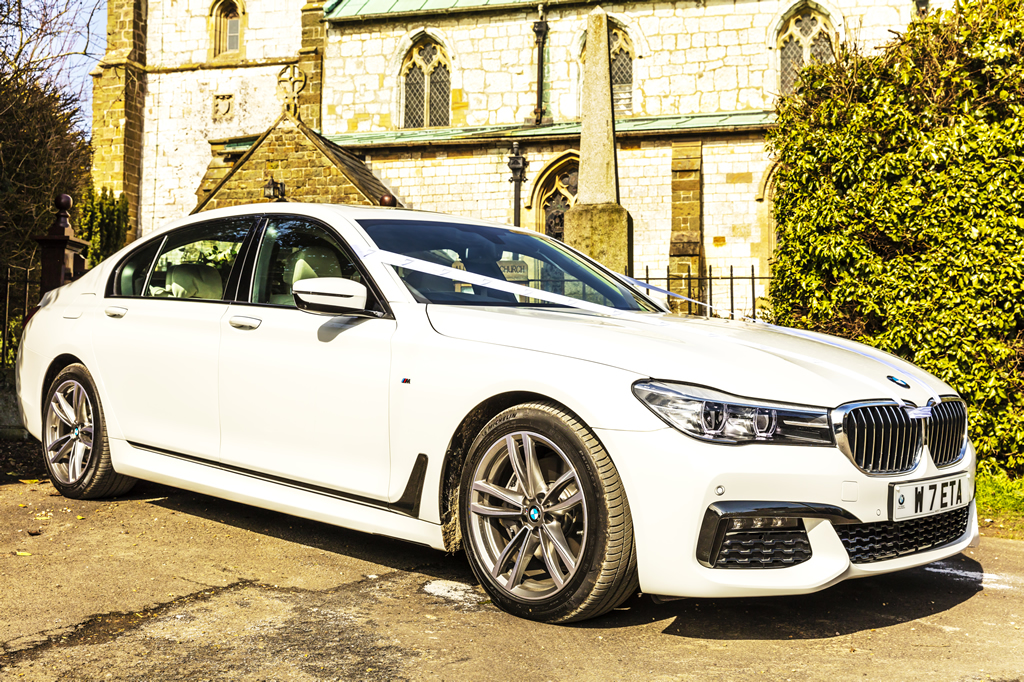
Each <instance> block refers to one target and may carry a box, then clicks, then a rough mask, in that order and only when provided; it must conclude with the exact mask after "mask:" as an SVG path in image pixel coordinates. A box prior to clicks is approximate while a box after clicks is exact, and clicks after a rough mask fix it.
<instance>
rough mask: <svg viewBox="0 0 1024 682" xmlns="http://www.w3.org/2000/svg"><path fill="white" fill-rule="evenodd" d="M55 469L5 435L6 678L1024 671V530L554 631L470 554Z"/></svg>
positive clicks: (0, 639) (945, 677) (1021, 675)
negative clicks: (823, 577) (98, 488)
mask: <svg viewBox="0 0 1024 682" xmlns="http://www.w3.org/2000/svg"><path fill="white" fill-rule="evenodd" d="M30 452H31V455H30V454H29V453H30ZM40 473H41V472H40V471H39V470H38V467H37V465H36V464H35V459H34V450H31V451H30V450H29V448H27V447H26V446H23V445H18V444H10V443H0V647H2V649H0V678H2V679H4V680H7V679H12V680H13V679H24V680H138V679H146V680H147V681H149V682H158V681H164V680H186V679H187V680H334V679H346V680H348V679H359V680H396V679H411V680H418V679H431V680H434V679H442V680H481V679H488V680H522V681H524V682H525V681H531V680H603V679H608V680H668V679H701V680H735V679H739V678H742V679H766V680H829V681H830V682H835V681H840V680H866V679H867V680H915V681H916V680H941V681H942V682H953V681H957V680H1002V681H1009V680H1018V681H1019V680H1024V631H1022V626H1024V542H1017V541H1011V540H998V539H989V538H985V539H983V541H982V545H981V547H980V548H979V549H976V550H973V551H970V552H968V553H966V554H964V555H961V556H958V557H954V558H952V559H950V560H947V561H944V562H941V563H938V564H932V565H930V566H926V567H923V568H919V569H914V570H912V571H907V572H904V573H902V574H896V575H890V576H884V577H881V578H872V579H866V580H860V581H853V582H848V583H845V584H842V585H839V586H837V587H834V588H832V589H830V590H826V591H825V592H822V593H819V594H817V595H809V596H804V597H787V598H770V599H738V600H706V599H701V600H686V601H678V602H672V603H668V604H662V605H655V604H653V603H652V602H651V600H650V599H649V598H647V597H644V596H638V597H635V598H633V599H631V600H630V601H628V602H627V603H626V604H625V605H624V606H623V607H622V608H621V609H620V610H618V611H615V612H613V613H612V614H610V615H608V616H605V617H603V618H600V619H597V620H594V621H591V622H588V623H584V624H582V625H576V626H549V625H539V624H536V623H530V622H526V621H521V620H517V619H515V618H512V617H510V616H507V615H505V614H503V613H502V612H500V611H498V610H497V609H496V608H494V607H493V606H492V605H490V603H489V602H488V601H487V598H486V596H485V595H484V594H483V592H482V591H481V590H480V588H479V587H478V586H477V585H476V583H475V581H474V580H473V577H472V574H471V573H470V571H469V569H468V567H467V566H466V564H465V561H464V559H463V557H462V556H461V555H456V556H448V555H445V554H444V553H442V552H436V551H433V550H430V549H426V548H422V547H418V546H415V545H410V544H405V543H401V542H396V541H392V540H387V539H384V538H378V537H375V536H370V535H364V534H360V533H354V532H350V531H346V530H342V529H338V528H333V527H330V526H325V525H323V524H318V523H313V522H307V521H302V520H300V519H295V518H292V517H288V516H284V515H281V514H276V513H272V512H265V511H261V510H257V509H253V508H250V507H244V506H241V505H238V504H234V503H230V502H224V501H221V500H216V499H213V498H209V497H205V496H202V495H194V494H191V493H184V492H181V491H176V490H173V489H170V488H166V487H163V486H158V485H154V484H148V483H144V484H140V485H139V486H138V487H137V488H136V489H135V491H133V494H132V495H130V496H129V497H127V498H123V499H120V500H114V501H101V502H76V501H72V500H66V499H64V498H62V497H60V496H58V495H57V494H56V493H55V491H54V490H53V488H52V486H50V485H49V483H47V482H46V481H45V480H40V481H36V479H39V478H40V475H39V474H40Z"/></svg>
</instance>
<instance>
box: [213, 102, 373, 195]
mask: <svg viewBox="0 0 1024 682" xmlns="http://www.w3.org/2000/svg"><path fill="white" fill-rule="evenodd" d="M271 178H273V179H274V180H275V181H277V182H284V183H285V188H286V195H285V196H286V198H287V199H288V200H290V201H310V202H329V203H338V204H360V205H363V206H371V205H376V204H377V203H378V202H377V201H376V199H379V197H375V200H373V201H371V200H370V199H369V198H368V197H367V196H366V195H365V194H364V193H363V192H362V191H361V190H360V189H359V188H358V187H356V185H355V184H354V183H353V182H352V181H351V180H350V179H349V178H348V177H347V176H346V175H345V173H343V172H342V171H341V170H340V169H339V168H338V167H337V166H336V165H334V164H332V163H331V160H330V159H329V158H328V157H327V156H326V155H325V154H324V153H323V151H322V150H321V149H318V148H317V147H316V146H315V145H314V144H313V143H312V142H311V141H310V139H309V137H308V136H307V135H305V134H304V133H303V132H302V131H300V130H299V127H298V126H297V125H296V124H295V123H294V122H293V121H291V120H289V119H287V118H286V119H284V120H282V121H281V123H280V124H279V125H278V126H277V127H276V128H274V129H272V130H271V131H270V132H269V133H268V134H267V135H266V136H265V137H264V138H263V139H261V140H259V141H258V142H257V143H256V144H255V145H254V146H253V149H252V150H251V152H250V153H249V154H248V155H247V156H246V157H244V158H243V159H241V160H240V161H239V162H238V164H237V165H236V167H235V171H234V172H233V173H232V174H230V175H229V176H227V177H226V178H225V179H224V181H222V183H221V184H220V186H219V187H217V188H216V189H215V190H214V191H213V194H212V196H211V198H210V199H209V200H208V201H207V202H206V203H205V204H201V205H200V206H199V210H211V209H215V208H221V207H223V206H235V205H237V204H242V203H258V202H261V201H266V199H264V197H263V186H264V185H266V184H267V180H269V179H271Z"/></svg>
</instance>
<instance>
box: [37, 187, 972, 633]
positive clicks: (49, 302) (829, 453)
mask: <svg viewBox="0 0 1024 682" xmlns="http://www.w3.org/2000/svg"><path fill="white" fill-rule="evenodd" d="M17 370H18V371H17V377H18V394H19V401H20V407H21V412H22V418H23V420H24V423H25V425H26V427H27V428H28V430H29V431H30V432H31V433H32V434H33V435H34V436H36V437H37V438H39V439H40V440H41V441H42V445H43V454H44V456H45V458H46V464H47V466H48V468H49V471H50V474H51V478H52V481H53V484H54V486H55V487H56V488H57V489H58V490H59V491H61V492H62V493H63V494H64V495H66V496H68V497H74V498H93V497H101V496H109V495H118V494H122V493H124V492H126V491H127V490H129V489H130V488H131V487H132V485H133V483H134V481H135V479H139V478H141V479H145V480H149V481H156V482H159V483H164V484H167V485H172V486H178V487H181V488H186V489H188V490H193V491H196V492H200V493H205V494H209V495H215V496H218V497H223V498H226V499H231V500H236V501H240V502H245V503H249V504H253V505H257V506H260V507H265V508H268V509H275V510H278V511H282V512H286V513H289V514H295V515H297V516H302V517H306V518H309V519H316V520H319V521H323V522H326V523H332V524H337V525H339V526H346V527H348V528H353V529H357V530H360V531H365V532H367V533H377V534H381V535H387V536H390V537H395V538H401V539H403V540H408V541H411V542H416V543H421V544H425V545H429V546H431V547H435V548H437V549H441V550H447V551H455V550H456V549H458V548H460V547H461V548H462V549H464V550H465V552H466V556H467V557H468V559H469V562H470V564H471V565H472V567H473V570H474V571H475V573H476V575H477V577H478V578H479V580H480V582H481V583H482V584H483V586H484V588H485V589H486V590H487V592H488V593H489V594H490V595H491V596H492V598H493V601H494V603H495V604H497V605H498V606H500V607H501V608H503V609H505V610H506V611H508V612H510V613H513V614H515V615H518V616H522V617H524V618H531V619H535V620H541V621H548V622H566V621H576V620H582V619H584V618H589V617H593V616H597V615H599V614H602V613H604V612H606V611H608V610H610V609H612V608H613V607H615V606H616V605H618V604H619V603H621V602H622V601H623V600H624V599H625V598H626V597H627V596H629V595H631V594H632V593H633V592H635V590H636V589H637V587H639V589H640V590H642V591H643V592H645V593H648V594H651V595H655V596H656V597H659V598H671V597H734V596H759V595H784V594H803V593H808V592H814V591H816V590H821V589H824V588H826V587H828V586H830V585H833V584H835V583H837V582H839V581H841V580H845V579H847V578H856V577H863V576H870V575H877V574H880V573H887V572H891V571H896V570H900V569H904V568H909V567H912V566H919V565H921V564H926V563H929V562H932V561H936V560H938V559H942V558H945V557H948V556H951V555H954V554H956V553H958V552H960V551H961V550H963V549H964V548H966V547H967V546H969V545H970V544H972V543H973V542H974V541H975V540H976V539H977V537H978V525H977V518H976V516H977V515H976V511H975V507H974V503H973V497H974V470H975V453H974V449H973V447H972V446H971V443H970V441H969V439H968V437H967V412H966V409H965V406H964V403H963V401H962V400H961V399H960V398H959V397H958V396H957V394H956V392H955V391H954V390H953V389H952V388H950V387H949V386H947V385H946V384H944V383H942V382H941V381H939V380H938V379H936V378H935V377H933V376H931V375H929V374H927V373H926V372H924V371H922V370H921V369H919V368H917V367H915V366H913V365H910V364H908V363H906V362H903V361H901V360H899V359H897V358H895V357H893V356H890V355H887V354H885V353H881V352H879V351H876V350H873V349H871V348H868V347H865V346H862V345H859V344H856V343H853V342H850V341H846V340H842V339H837V338H833V337H829V336H825V335H818V334H810V333H807V332H800V331H796V330H788V329H782V328H778V327H772V326H769V325H765V324H758V323H748V322H740V321H728V320H718V319H705V318H702V317H688V316H683V315H674V314H670V313H669V312H667V310H666V308H665V305H664V304H663V303H661V302H659V301H658V300H657V299H655V298H653V297H650V296H649V295H648V294H647V293H645V292H644V290H643V289H642V288H641V287H640V286H638V285H637V283H636V282H634V281H633V280H628V279H627V278H624V277H622V276H620V275H616V274H614V273H612V272H610V271H608V270H606V269H605V268H603V267H601V266H600V265H598V264H597V263H595V262H593V261H591V260H589V259H587V258H585V257H584V256H582V255H580V254H579V253H577V252H575V251H573V250H571V249H569V248H568V247H566V246H565V245H563V244H561V243H560V242H557V241H554V240H551V239H548V238H547V237H544V236H542V235H539V234H537V233H535V232H531V231H528V230H518V229H513V228H508V227H503V226H500V225H493V224H489V223H484V222H480V221H475V220H469V219H463V218H455V217H451V216H445V215H439V214H432V213H422V212H415V211H407V210H397V209H382V208H361V207H353V206H332V205H304V204H291V203H272V204H259V205H254V206H243V207H236V208H230V209H224V210H218V211H211V212H209V213H202V214H200V215H196V216H192V217H189V218H186V219H184V220H180V221H178V222H176V223H173V224H171V225H169V226H168V227H166V228H165V229H163V230H162V231H160V232H158V233H156V234H151V235H147V236H146V237H145V238H143V239H141V240H139V241H137V242H135V243H133V244H131V245H129V246H128V247H126V248H125V249H124V250H122V251H121V252H119V253H118V254H116V255H115V256H112V257H110V258H109V259H107V260H106V261H104V262H103V263H102V264H100V265H99V266H97V267H96V268H94V269H92V270H91V271H90V272H89V273H88V274H86V275H85V276H83V277H82V278H81V279H79V280H78V281H75V282H73V283H71V284H69V285H66V286H64V287H62V288H60V289H57V290H55V291H52V292H50V293H48V294H47V295H46V296H45V297H44V298H43V300H42V302H41V304H40V309H39V310H38V312H36V313H35V315H34V316H33V317H32V318H31V321H30V322H29V324H28V325H27V329H26V331H25V336H24V339H23V342H22V344H21V347H20V348H19V356H18V364H17Z"/></svg>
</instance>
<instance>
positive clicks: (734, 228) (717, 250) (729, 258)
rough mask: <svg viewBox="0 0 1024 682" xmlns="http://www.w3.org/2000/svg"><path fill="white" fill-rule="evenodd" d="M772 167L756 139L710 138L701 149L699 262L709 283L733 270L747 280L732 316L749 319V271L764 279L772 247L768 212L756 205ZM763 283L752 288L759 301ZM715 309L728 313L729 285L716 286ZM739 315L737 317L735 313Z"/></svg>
mask: <svg viewBox="0 0 1024 682" xmlns="http://www.w3.org/2000/svg"><path fill="white" fill-rule="evenodd" d="M770 165H771V162H770V159H769V157H768V155H767V152H766V151H765V144H764V138H763V137H762V136H760V135H749V136H729V137H722V136H719V137H711V138H708V139H706V140H705V141H704V145H703V202H704V208H703V215H704V221H703V222H704V262H705V265H706V266H711V268H712V275H713V276H714V277H719V276H722V277H725V276H728V274H729V268H730V267H732V268H733V271H734V273H735V275H736V276H738V277H740V276H742V277H747V278H748V279H747V280H744V281H742V283H739V284H737V286H736V291H735V294H736V300H735V305H736V308H737V311H743V314H750V311H751V305H750V297H751V294H750V280H749V277H750V268H751V267H753V268H754V273H755V276H756V277H767V276H768V274H769V273H768V265H769V257H770V256H771V248H772V246H773V244H774V235H773V234H772V224H771V221H770V215H769V210H770V206H768V205H766V204H765V203H764V202H758V201H755V196H756V195H757V193H758V189H759V186H760V183H761V180H762V179H763V177H764V175H765V173H766V172H767V171H768V168H769V166H770ZM766 283H767V280H764V281H757V282H756V293H757V296H758V297H762V296H764V295H765V294H766V291H765V289H766V287H765V285H766ZM713 296H714V301H715V305H716V306H724V307H726V308H728V307H729V284H728V282H725V281H718V282H716V283H715V289H714V292H713ZM737 314H739V313H737Z"/></svg>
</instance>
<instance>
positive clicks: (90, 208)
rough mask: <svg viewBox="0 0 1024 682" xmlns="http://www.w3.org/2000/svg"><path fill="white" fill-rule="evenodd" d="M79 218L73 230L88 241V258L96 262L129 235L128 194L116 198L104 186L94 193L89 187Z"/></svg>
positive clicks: (110, 252)
mask: <svg viewBox="0 0 1024 682" xmlns="http://www.w3.org/2000/svg"><path fill="white" fill-rule="evenodd" d="M80 215H81V219H80V223H79V226H78V230H77V231H76V232H77V234H78V236H79V237H81V238H82V239H85V240H87V241H88V242H89V260H90V261H92V264H93V265H96V264H97V263H99V262H100V261H102V260H103V259H104V258H106V257H107V256H109V255H111V254H112V253H114V252H115V251H117V250H118V249H120V248H121V247H122V246H124V240H125V237H126V236H127V234H128V197H126V196H125V195H124V194H123V193H122V194H121V195H120V196H119V197H115V196H114V193H113V192H111V191H110V190H108V189H107V188H106V187H104V188H103V189H102V190H100V193H99V194H96V192H95V190H93V188H92V187H90V188H89V189H88V190H87V191H86V193H85V200H84V201H83V202H82V209H81V213H80Z"/></svg>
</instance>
